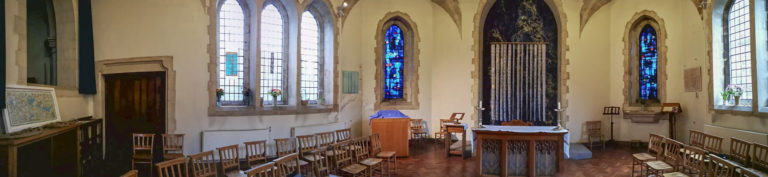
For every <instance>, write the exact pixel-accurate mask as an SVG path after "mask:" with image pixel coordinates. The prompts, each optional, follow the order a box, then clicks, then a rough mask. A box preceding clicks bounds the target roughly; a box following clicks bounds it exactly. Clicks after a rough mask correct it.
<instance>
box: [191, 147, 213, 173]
mask: <svg viewBox="0 0 768 177" xmlns="http://www.w3.org/2000/svg"><path fill="white" fill-rule="evenodd" d="M189 166H190V171H191V172H192V174H191V175H190V176H192V177H215V176H216V174H217V172H216V164H215V163H214V159H213V151H205V152H201V153H198V154H192V155H189Z"/></svg>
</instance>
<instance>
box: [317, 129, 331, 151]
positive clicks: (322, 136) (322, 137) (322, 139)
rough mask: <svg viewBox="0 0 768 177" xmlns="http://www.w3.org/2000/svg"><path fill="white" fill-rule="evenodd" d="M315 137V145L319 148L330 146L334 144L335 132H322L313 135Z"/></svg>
mask: <svg viewBox="0 0 768 177" xmlns="http://www.w3.org/2000/svg"><path fill="white" fill-rule="evenodd" d="M315 135H316V136H317V145H318V146H320V147H324V146H330V145H333V143H336V139H335V138H336V137H335V132H322V133H317V134H315Z"/></svg>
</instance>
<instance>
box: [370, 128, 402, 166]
mask: <svg viewBox="0 0 768 177" xmlns="http://www.w3.org/2000/svg"><path fill="white" fill-rule="evenodd" d="M371 154H372V155H376V157H378V158H381V159H384V160H386V161H387V163H386V164H387V168H386V170H385V171H386V172H387V174H388V175H392V174H393V173H392V171H391V170H392V166H393V165H394V169H395V171H397V157H396V156H395V151H381V137H379V134H378V133H374V134H373V135H371Z"/></svg>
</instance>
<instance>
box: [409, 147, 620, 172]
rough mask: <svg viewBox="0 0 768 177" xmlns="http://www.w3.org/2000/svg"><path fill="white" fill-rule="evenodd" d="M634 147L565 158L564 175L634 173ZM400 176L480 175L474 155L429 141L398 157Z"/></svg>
mask: <svg viewBox="0 0 768 177" xmlns="http://www.w3.org/2000/svg"><path fill="white" fill-rule="evenodd" d="M632 152H633V150H631V149H630V148H627V147H619V148H610V147H609V148H606V149H605V151H600V150H599V149H598V151H596V152H593V155H592V156H593V158H592V159H585V160H565V162H564V164H563V165H564V171H563V172H560V173H558V174H557V175H556V176H562V177H613V176H630V173H631V171H630V170H631V169H632ZM397 167H398V170H397V176H403V177H408V176H410V177H433V176H434V177H446V176H451V177H453V176H455V177H473V176H476V174H477V170H479V169H477V163H476V159H475V158H474V157H472V158H467V159H462V158H461V157H460V156H451V157H446V156H445V151H444V148H443V146H442V144H439V143H426V144H423V145H413V144H412V145H411V148H410V156H409V157H408V158H398V159H397Z"/></svg>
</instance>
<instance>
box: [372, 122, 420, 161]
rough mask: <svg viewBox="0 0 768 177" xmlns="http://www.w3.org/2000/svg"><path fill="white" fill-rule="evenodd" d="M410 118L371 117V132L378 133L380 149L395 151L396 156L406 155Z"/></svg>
mask: <svg viewBox="0 0 768 177" xmlns="http://www.w3.org/2000/svg"><path fill="white" fill-rule="evenodd" d="M410 127H411V119H410V118H393V119H389V118H380V119H371V134H374V133H378V134H379V137H380V138H381V150H382V151H395V156H397V157H408V137H409V136H408V135H409V134H410V132H409V131H410Z"/></svg>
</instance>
